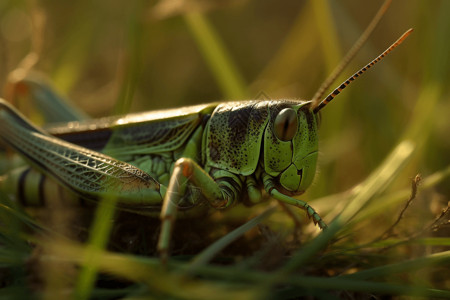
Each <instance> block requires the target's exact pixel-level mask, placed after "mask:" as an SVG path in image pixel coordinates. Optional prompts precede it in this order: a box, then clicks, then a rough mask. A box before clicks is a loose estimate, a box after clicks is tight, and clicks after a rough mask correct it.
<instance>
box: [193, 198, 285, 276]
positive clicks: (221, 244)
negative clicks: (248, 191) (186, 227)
mask: <svg viewBox="0 0 450 300" xmlns="http://www.w3.org/2000/svg"><path fill="white" fill-rule="evenodd" d="M275 209H276V206H271V207H269V208H267V209H266V210H265V211H264V212H262V213H261V214H260V215H258V216H256V217H255V218H253V219H251V220H250V221H248V222H247V223H245V224H243V225H241V226H239V227H238V228H236V229H235V230H233V231H231V232H230V233H228V234H227V235H225V236H224V237H222V238H221V239H219V240H218V241H216V242H215V243H213V244H212V245H210V246H209V247H208V248H206V249H205V250H203V251H202V252H201V253H200V254H198V255H196V256H195V258H194V259H193V260H192V262H191V269H190V270H189V272H192V270H195V269H196V268H198V267H199V266H202V265H205V264H206V263H208V262H209V261H210V260H211V259H212V258H213V257H214V256H215V255H216V254H217V253H219V252H220V251H221V250H222V249H224V248H225V247H226V246H228V245H229V244H231V243H232V242H233V241H235V240H236V239H238V238H239V237H241V236H242V235H243V234H244V233H246V232H247V231H249V230H250V229H252V228H253V227H255V226H256V225H258V224H259V223H261V222H262V221H263V220H264V219H266V218H267V217H269V216H270V215H271V214H272V213H273V212H274V211H275Z"/></svg>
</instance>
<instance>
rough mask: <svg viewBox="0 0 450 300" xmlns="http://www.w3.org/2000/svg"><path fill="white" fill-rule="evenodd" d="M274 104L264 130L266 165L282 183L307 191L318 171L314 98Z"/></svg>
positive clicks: (294, 190) (293, 190)
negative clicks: (312, 99)
mask: <svg viewBox="0 0 450 300" xmlns="http://www.w3.org/2000/svg"><path fill="white" fill-rule="evenodd" d="M282 103H284V104H282V105H275V106H272V107H273V108H271V109H270V121H269V124H268V126H267V127H266V131H265V133H264V169H265V172H266V173H267V174H269V175H270V176H273V177H276V178H278V182H279V184H280V187H281V188H283V189H284V190H286V191H288V192H290V193H292V194H301V193H303V192H304V191H305V190H306V189H307V188H308V187H309V186H310V185H311V183H312V181H313V179H314V175H315V173H316V163H317V155H318V139H317V122H318V120H317V118H318V115H316V114H315V113H314V112H313V111H312V110H311V105H310V104H311V102H300V103H299V102H286V101H284V102H282Z"/></svg>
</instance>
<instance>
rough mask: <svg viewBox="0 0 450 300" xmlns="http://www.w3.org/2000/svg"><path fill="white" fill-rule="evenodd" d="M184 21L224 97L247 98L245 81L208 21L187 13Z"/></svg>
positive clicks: (200, 15)
mask: <svg viewBox="0 0 450 300" xmlns="http://www.w3.org/2000/svg"><path fill="white" fill-rule="evenodd" d="M184 20H185V22H186V24H187V26H188V28H189V30H190V32H191V34H192V36H193V38H194V39H195V41H196V42H197V45H198V47H199V49H200V51H201V52H202V54H203V57H204V58H205V60H206V62H207V64H208V66H209V68H210V69H211V71H212V73H213V74H214V76H215V78H216V81H217V84H218V85H219V87H220V88H221V90H222V92H223V94H224V96H225V97H226V98H228V99H245V98H247V91H246V87H245V82H244V79H243V77H242V75H241V73H240V72H239V71H238V68H237V66H236V65H235V63H234V62H233V60H232V58H231V56H230V54H229V53H228V51H227V50H226V48H225V45H224V44H223V42H222V40H221V39H220V37H219V35H218V34H217V33H216V32H215V30H214V28H213V27H212V25H211V24H210V23H209V21H208V19H207V18H206V17H205V16H204V15H202V14H200V13H187V14H185V15H184Z"/></svg>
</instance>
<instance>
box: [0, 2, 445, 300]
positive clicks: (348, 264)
mask: <svg viewBox="0 0 450 300" xmlns="http://www.w3.org/2000/svg"><path fill="white" fill-rule="evenodd" d="M170 3H171V1H160V2H158V3H157V4H149V3H146V1H141V0H133V1H127V2H126V3H120V2H118V3H113V2H111V1H106V0H97V1H87V0H82V1H75V2H71V3H70V5H67V4H66V2H64V1H56V0H50V1H3V2H2V3H1V4H0V20H16V23H14V22H12V21H8V22H9V23H8V22H6V21H0V27H1V28H0V29H1V30H0V33H1V34H0V36H1V38H0V41H1V42H2V45H5V47H3V46H2V49H1V50H0V54H1V56H0V62H1V64H0V66H1V69H0V78H1V79H2V80H3V81H4V80H6V79H5V78H6V76H7V74H8V72H10V71H11V70H12V69H13V68H15V67H16V66H17V65H19V62H20V61H21V60H22V59H23V57H24V56H25V55H26V54H27V53H28V52H29V51H30V49H32V50H33V51H35V52H36V53H37V54H38V57H39V60H38V61H37V63H36V65H35V66H34V69H36V70H40V71H42V72H44V73H46V74H48V76H49V77H50V78H51V79H52V81H54V82H55V85H56V86H57V87H58V88H59V89H60V90H61V91H62V92H63V93H65V94H67V95H68V96H69V97H70V98H71V99H73V101H74V102H76V103H77V106H80V107H81V108H82V109H84V110H85V111H87V112H88V113H90V114H91V115H93V116H106V115H109V114H110V113H112V112H115V113H125V112H127V111H129V110H131V111H142V110H152V109H160V108H168V107H177V106H181V105H191V104H196V103H204V102H209V101H217V100H222V99H227V100H228V99H239V97H249V98H252V96H254V97H258V95H260V93H261V92H264V94H266V95H269V96H270V97H272V98H302V99H305V98H306V99H307V98H310V97H312V96H313V94H314V92H315V91H316V89H317V88H318V87H319V85H320V83H321V82H322V80H324V79H325V77H326V76H327V75H328V74H329V72H330V71H331V70H332V69H333V68H334V66H335V65H336V64H337V63H338V61H339V59H340V58H341V56H342V54H343V53H345V52H346V51H347V50H348V49H349V48H350V47H351V45H352V43H353V42H354V41H355V40H356V39H357V38H358V35H359V34H360V33H361V32H362V31H363V30H364V28H365V26H366V25H367V22H368V20H370V19H371V17H372V16H373V15H374V14H375V12H376V10H377V9H378V5H379V3H378V2H375V1H373V2H370V3H366V2H364V3H363V2H362V1H350V2H348V1H347V3H343V2H332V1H325V0H321V1H291V2H279V1H244V2H235V1H229V2H219V4H207V2H199V3H200V4H195V5H194V2H193V1H192V2H191V1H187V2H186V4H185V5H181V4H180V5H179V6H171V5H170ZM174 3H178V2H176V1H175V2H174ZM180 3H182V2H180ZM189 4H190V5H189ZM448 11H450V4H449V2H448V1H445V0H440V1H433V2H429V1H412V2H411V1H406V0H401V1H395V2H394V3H393V4H392V6H391V8H390V9H389V11H388V12H387V14H386V16H385V17H384V18H383V19H382V21H381V23H380V25H379V26H378V28H377V29H376V30H375V32H374V34H373V35H372V36H371V37H370V38H369V41H368V43H367V44H366V45H365V46H364V48H363V49H362V50H361V52H360V53H359V54H358V55H357V57H356V58H355V59H354V61H353V62H352V63H351V64H350V65H349V66H348V68H347V70H346V72H345V74H344V75H342V76H341V77H340V79H338V82H337V83H336V85H337V84H338V83H340V81H342V80H343V79H344V78H345V77H346V76H347V75H349V74H352V73H353V71H355V70H356V69H358V68H359V67H360V66H362V65H364V64H365V63H367V62H368V61H369V60H370V59H372V58H374V57H375V56H376V55H377V54H379V53H380V52H381V51H382V50H384V49H385V48H386V47H387V46H388V45H389V44H390V43H391V42H393V41H394V40H395V39H396V38H397V37H398V36H399V35H400V34H401V33H403V32H404V31H405V30H406V29H408V28H410V27H414V28H415V31H414V32H413V34H412V35H411V37H410V38H409V39H408V40H407V41H405V43H404V44H403V45H401V46H400V47H399V48H398V49H396V50H395V51H394V52H393V54H392V55H390V56H389V57H387V58H386V59H385V60H384V61H383V62H381V63H379V64H378V65H377V66H376V67H375V68H374V69H373V70H370V71H369V72H368V73H367V74H366V75H364V77H363V78H361V79H358V82H357V83H354V84H353V85H352V86H351V87H349V88H348V89H346V90H345V92H343V93H342V94H341V95H339V97H338V98H337V99H336V100H334V101H333V103H331V104H330V105H329V106H327V108H325V109H324V110H323V112H322V126H321V129H320V139H321V142H320V149H321V153H320V157H319V173H318V174H317V176H316V179H315V184H314V186H313V187H311V188H310V190H309V191H308V192H307V193H306V194H305V195H303V196H302V199H304V200H308V201H310V203H311V204H312V206H313V207H314V208H315V209H316V210H317V211H318V212H319V213H320V214H321V216H322V217H324V219H325V221H327V222H329V223H331V225H330V229H329V230H328V231H325V232H322V233H320V234H319V233H318V232H317V230H316V229H315V228H314V227H313V226H312V225H311V224H309V225H302V226H301V227H298V226H297V227H295V226H294V225H293V223H294V222H293V221H292V219H293V218H291V217H288V216H289V214H293V215H294V216H295V217H296V221H297V222H299V223H301V224H308V223H307V222H305V220H303V219H300V220H299V218H304V214H303V212H301V213H300V214H299V212H298V211H297V210H293V209H290V208H285V210H282V209H280V208H278V209H276V210H275V211H273V210H274V209H273V208H270V211H269V212H267V211H266V212H265V213H264V221H262V220H260V219H263V217H259V218H260V219H257V222H262V225H259V227H258V228H259V229H258V230H256V229H255V228H254V226H255V224H251V226H247V227H251V228H253V229H250V228H247V227H243V228H239V229H236V230H235V231H231V229H234V228H235V227H236V226H235V224H239V225H242V224H243V223H245V222H246V220H248V219H250V217H251V216H255V215H260V214H261V209H264V207H262V206H257V207H255V208H253V209H245V208H243V207H238V208H237V209H233V210H232V211H225V212H223V213H218V214H215V215H213V216H211V218H210V220H204V219H202V218H200V219H193V220H190V221H189V222H191V223H193V224H191V225H192V226H193V228H200V227H201V228H202V229H201V231H200V232H201V233H199V236H200V237H201V238H204V241H203V240H202V242H203V243H200V245H199V246H198V248H199V249H197V248H195V247H193V248H190V246H189V244H195V243H197V244H198V242H197V241H196V240H195V237H196V238H197V239H198V238H199V236H195V235H193V236H194V238H193V239H191V235H192V232H190V231H189V228H188V227H189V226H191V225H189V226H186V227H185V228H182V226H180V227H178V228H177V229H176V230H175V232H174V239H175V240H177V239H178V238H180V239H181V241H180V242H179V243H178V244H180V243H181V244H183V243H187V244H188V246H185V247H186V248H187V250H186V248H184V249H185V250H184V252H183V250H180V249H183V248H182V247H177V246H175V249H174V250H179V251H178V252H177V251H175V253H173V256H174V257H175V259H174V260H172V261H171V262H170V263H169V265H168V266H167V268H163V267H162V266H161V265H160V264H159V261H158V259H157V258H156V254H155V253H154V249H153V248H152V243H151V242H150V241H152V240H153V239H154V237H153V236H154V235H157V232H158V229H159V227H158V226H159V225H158V224H159V221H158V220H156V221H154V222H153V223H151V225H152V226H154V227H152V226H149V227H142V228H139V227H133V226H134V223H133V226H131V227H132V230H135V231H136V232H139V231H142V230H143V228H145V229H148V228H150V229H149V230H146V231H145V233H144V234H142V235H140V236H139V237H140V238H141V239H142V240H144V241H141V244H145V243H146V241H147V240H148V244H149V245H150V246H149V245H143V246H142V245H139V246H138V248H139V251H135V250H136V249H135V248H133V251H122V252H121V253H117V252H112V251H111V249H114V250H117V247H116V248H114V247H112V246H111V244H113V243H114V242H115V241H114V239H113V237H114V228H111V227H110V226H112V224H111V223H112V219H113V218H112V217H111V216H112V214H113V213H114V212H113V211H106V212H105V210H104V209H102V207H104V206H102V205H100V206H99V208H98V209H99V212H98V213H97V215H98V216H100V217H94V220H93V221H92V225H91V224H90V222H88V223H87V228H92V229H89V232H88V233H87V232H85V231H84V234H85V235H88V236H89V238H81V239H79V240H82V241H83V242H84V243H79V242H78V241H77V242H75V241H74V240H78V239H74V238H69V237H67V236H66V235H65V234H63V233H62V231H60V230H55V224H50V225H48V224H47V223H46V222H44V221H42V219H39V218H38V217H30V216H29V215H28V214H26V213H25V212H22V211H21V210H20V209H19V208H17V207H14V205H13V204H12V203H10V202H9V201H7V197H6V196H5V195H2V199H5V200H4V201H3V202H2V204H1V206H0V218H1V219H0V287H1V289H0V297H10V298H20V297H22V296H23V295H25V294H27V295H28V293H29V290H32V291H33V293H34V295H36V297H42V298H58V296H62V295H64V296H67V293H69V294H71V295H77V297H78V298H80V299H88V298H99V299H111V298H131V299H133V298H149V299H152V298H154V299H160V298H166V297H169V298H173V299H178V298H180V299H212V298H217V299H222V298H224V299H230V298H231V297H233V298H236V299H261V298H267V299H269V298H270V299H273V298H296V297H302V296H307V295H312V296H315V297H317V298H327V299H328V298H330V297H335V298H339V297H343V298H347V299H352V298H356V297H357V295H359V294H363V295H371V294H376V295H408V296H419V297H425V298H428V297H430V298H431V297H442V298H449V297H450V294H449V293H448V291H445V288H446V287H448V286H449V285H450V278H449V276H448V272H447V273H446V272H444V271H443V270H445V268H447V269H448V267H449V265H450V252H449V251H448V250H449V244H450V238H449V229H448V218H449V213H448V211H447V213H446V214H441V212H442V210H443V209H445V208H446V207H447V203H448V201H449V196H450V179H449V175H450V167H449V165H450V156H449V155H448V153H449V151H450V140H449V138H448V131H449V128H450V121H449V118H448V114H449V112H450V101H449V100H450V99H449V98H450V97H449V95H450V91H449V86H450V85H449V81H448V78H449V75H450V74H448V72H449V70H450V59H449V56H448V53H450V42H449V41H448V35H449V33H450V30H449V28H450V19H449V18H448V16H447V15H446V14H447V12H448ZM11 16H12V17H11ZM18 16H20V17H18ZM11 22H12V23H11ZM10 24H15V25H14V26H12V25H10ZM30 24H33V26H34V27H33V26H30ZM39 24H41V25H39ZM43 24H45V25H43ZM14 36H23V38H22V39H18V40H17V39H14V38H12V37H14ZM333 87H334V86H333ZM417 173H420V174H421V176H422V178H423V180H422V181H421V183H420V184H419V185H418V192H417V195H412V197H411V195H410V194H411V188H410V187H409V185H410V183H409V182H410V180H411V178H414V176H415V175H416V174H417ZM408 198H411V199H412V202H411V204H410V205H409V206H408V207H407V209H406V210H405V213H404V215H403V217H402V218H401V219H400V220H399V216H400V214H401V211H402V208H403V207H405V205H406V203H407V201H408ZM105 201H106V200H105ZM286 210H287V211H286ZM269 213H271V215H270V216H267V214H269ZM439 216H440V218H439ZM397 220H399V221H398V225H396V226H395V227H394V228H393V229H392V230H390V226H391V225H392V224H396V221H397ZM306 221H307V220H306ZM118 222H119V221H117V218H116V222H114V223H118ZM181 222H183V221H181ZM203 222H205V224H206V225H203V224H202V223H203ZM208 222H210V223H208ZM253 222H255V221H253ZM197 223H198V224H197ZM217 223H220V224H225V225H226V226H221V225H217ZM137 224H139V223H137ZM211 224H215V225H211ZM70 225H71V224H64V225H63V226H68V227H70ZM57 226H58V225H57ZM57 226H56V227H57ZM61 226H62V225H61ZM208 226H210V227H208ZM122 227H126V226H125V225H122ZM205 227H206V228H205ZM81 231H83V230H81ZM204 232H206V233H205V234H208V235H210V236H212V237H209V236H208V237H206V235H205V236H202V234H203V233H204ZM229 232H230V233H229ZM183 234H184V235H186V236H185V237H184V240H183V237H178V236H177V235H183ZM110 235H111V236H112V237H111V238H110ZM124 235H125V234H124ZM221 236H224V239H219V237H221ZM238 236H241V238H240V239H238V240H237V241H234V240H235V239H236V238H237V237H238ZM109 238H110V239H111V241H110V243H109V245H107V240H108V239H109ZM212 240H218V241H217V242H216V243H212ZM132 241H134V240H133V239H129V240H127V243H128V244H131V243H132ZM233 241H234V242H233ZM252 243H255V244H254V245H253V244H252ZM175 244H177V241H175ZM31 245H32V246H31ZM233 245H234V247H235V248H233ZM142 248H143V250H142ZM193 249H195V251H194V250H193ZM205 249H206V250H205ZM141 250H142V251H141ZM127 252H129V253H127ZM136 252H137V254H136ZM142 254H145V255H142ZM75 266H76V267H75ZM80 266H81V268H78V267H80ZM73 274H74V275H73ZM72 275H73V276H72ZM105 282H106V283H107V284H105ZM23 287H26V288H23Z"/></svg>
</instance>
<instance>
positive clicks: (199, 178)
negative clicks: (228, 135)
mask: <svg viewBox="0 0 450 300" xmlns="http://www.w3.org/2000/svg"><path fill="white" fill-rule="evenodd" d="M188 181H189V182H190V183H192V184H193V185H194V186H196V187H198V188H201V193H202V195H203V196H204V197H205V199H206V200H207V201H208V203H209V204H210V205H211V206H212V207H214V208H217V209H220V208H225V207H227V206H229V205H230V204H231V203H232V202H233V201H234V198H233V196H232V195H229V194H227V193H225V192H224V191H222V189H221V188H220V186H219V184H218V183H217V182H215V181H214V179H213V178H212V177H211V176H209V174H208V173H206V172H205V170H203V169H202V168H201V167H200V166H199V165H198V164H197V163H196V162H194V161H193V160H192V159H190V158H180V159H179V160H177V162H176V163H175V165H174V169H173V172H172V176H171V178H170V181H169V185H168V188H167V191H166V195H165V197H164V201H163V207H162V210H161V232H160V236H159V241H158V251H159V253H160V257H161V261H162V263H163V264H165V263H166V262H167V260H168V257H169V253H168V249H169V244H170V237H171V232H172V228H173V226H174V222H175V219H176V214H177V210H178V204H179V202H180V200H181V198H182V196H183V193H182V192H181V191H182V189H183V188H184V187H185V184H186V182H188Z"/></svg>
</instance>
